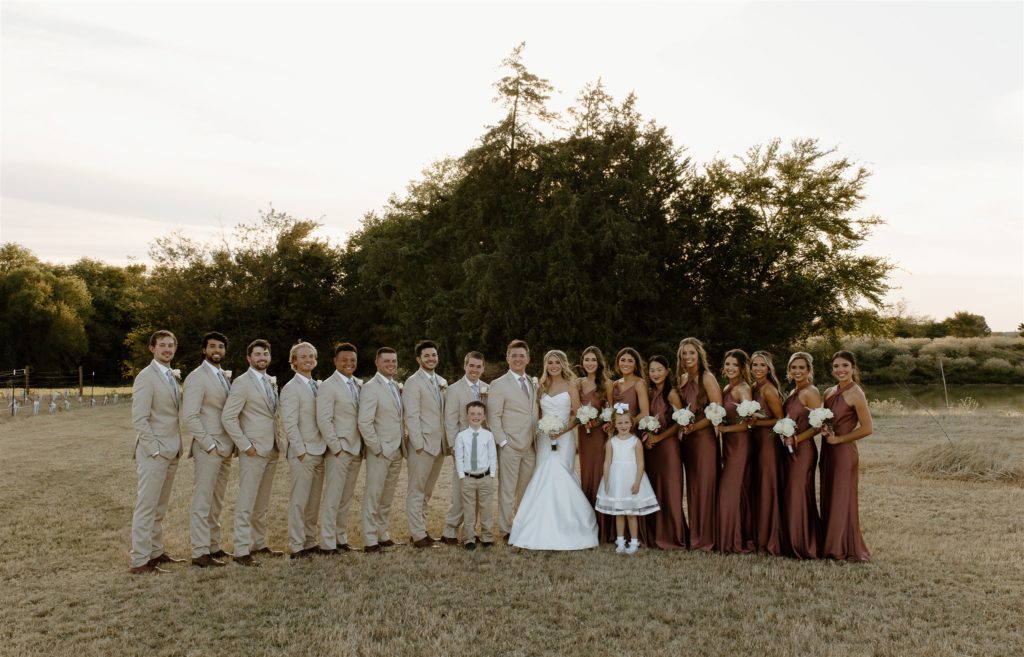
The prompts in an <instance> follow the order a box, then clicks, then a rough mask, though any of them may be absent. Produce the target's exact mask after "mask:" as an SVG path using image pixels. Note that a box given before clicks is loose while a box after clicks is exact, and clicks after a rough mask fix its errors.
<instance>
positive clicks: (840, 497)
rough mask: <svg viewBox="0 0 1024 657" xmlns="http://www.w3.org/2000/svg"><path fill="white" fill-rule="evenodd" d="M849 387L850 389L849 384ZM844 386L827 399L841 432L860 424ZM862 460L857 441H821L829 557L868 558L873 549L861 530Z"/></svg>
mask: <svg viewBox="0 0 1024 657" xmlns="http://www.w3.org/2000/svg"><path fill="white" fill-rule="evenodd" d="M846 390H849V386H847V388H846ZM843 392H844V391H843V390H837V391H836V394H835V395H833V396H832V397H831V398H830V399H828V400H826V401H825V406H826V407H827V408H828V409H829V410H831V411H832V428H833V431H834V432H835V434H836V435H837V436H841V435H843V434H845V433H850V432H851V431H853V430H854V429H855V428H857V411H856V409H854V408H853V407H852V406H850V405H849V404H848V403H846V400H845V399H843ZM859 462H860V456H859V452H858V450H857V443H856V442H852V443H844V444H842V445H830V444H828V442H826V441H822V443H821V527H822V531H823V536H822V542H821V556H822V557H825V558H828V559H848V560H850V561H868V560H869V559H870V558H871V553H870V552H868V546H867V545H865V544H864V537H863V536H861V533H860V511H859V509H858V506H857V478H858V473H857V469H858V465H859Z"/></svg>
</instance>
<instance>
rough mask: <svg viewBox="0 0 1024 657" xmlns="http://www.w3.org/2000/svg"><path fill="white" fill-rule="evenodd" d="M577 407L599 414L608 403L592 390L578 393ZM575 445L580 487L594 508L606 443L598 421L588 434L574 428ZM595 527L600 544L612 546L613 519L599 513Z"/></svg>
mask: <svg viewBox="0 0 1024 657" xmlns="http://www.w3.org/2000/svg"><path fill="white" fill-rule="evenodd" d="M580 404H581V405H586V404H590V405H591V406H593V407H594V408H596V409H597V412H598V413H600V412H601V411H602V410H603V409H604V407H605V406H607V405H608V402H607V400H606V399H605V397H604V392H603V391H601V390H598V389H597V388H594V389H593V390H591V391H590V392H583V391H582V390H580ZM576 442H577V443H578V444H579V446H580V486H581V487H582V488H583V494H584V495H586V496H587V499H588V500H589V501H590V506H594V505H595V504H596V503H597V488H598V486H600V485H601V477H602V476H603V475H604V447H605V443H607V442H608V435H607V434H606V433H605V432H604V426H603V424H602V423H601V422H600V420H599V421H598V422H597V426H595V427H593V428H591V429H590V433H587V430H586V429H585V428H584V427H582V426H580V427H576ZM597 526H598V528H599V535H600V539H601V542H602V543H611V542H612V541H614V540H615V518H614V517H612V516H605V515H604V514H603V513H598V514H597Z"/></svg>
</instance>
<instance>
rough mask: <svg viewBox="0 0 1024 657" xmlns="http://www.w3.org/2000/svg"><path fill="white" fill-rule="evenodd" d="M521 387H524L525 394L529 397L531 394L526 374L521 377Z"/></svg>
mask: <svg viewBox="0 0 1024 657" xmlns="http://www.w3.org/2000/svg"><path fill="white" fill-rule="evenodd" d="M519 387H520V388H522V389H523V394H525V395H526V396H527V397H529V396H530V389H529V388H527V387H526V377H525V376H521V377H519Z"/></svg>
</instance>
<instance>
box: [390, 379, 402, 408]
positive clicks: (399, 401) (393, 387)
mask: <svg viewBox="0 0 1024 657" xmlns="http://www.w3.org/2000/svg"><path fill="white" fill-rule="evenodd" d="M388 385H389V386H391V394H393V395H394V396H395V404H396V405H397V406H398V412H399V413H401V412H402V397H401V396H399V394H398V386H396V385H395V382H394V381H388Z"/></svg>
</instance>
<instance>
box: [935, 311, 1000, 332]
mask: <svg viewBox="0 0 1024 657" xmlns="http://www.w3.org/2000/svg"><path fill="white" fill-rule="evenodd" d="M942 328H943V329H945V330H944V332H943V335H952V336H956V337H958V338H983V337H985V336H986V335H992V329H990V328H989V327H988V322H986V321H985V318H984V317H982V316H981V315H975V314H973V313H969V312H966V311H963V310H961V311H958V312H956V313H953V316H952V317H947V318H946V319H944V320H943V321H942Z"/></svg>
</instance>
